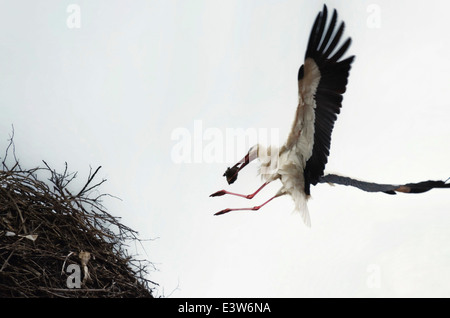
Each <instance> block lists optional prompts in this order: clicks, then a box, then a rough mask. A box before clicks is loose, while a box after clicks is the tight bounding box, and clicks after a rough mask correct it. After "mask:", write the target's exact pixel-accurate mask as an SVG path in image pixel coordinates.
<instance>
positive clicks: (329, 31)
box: [210, 5, 450, 226]
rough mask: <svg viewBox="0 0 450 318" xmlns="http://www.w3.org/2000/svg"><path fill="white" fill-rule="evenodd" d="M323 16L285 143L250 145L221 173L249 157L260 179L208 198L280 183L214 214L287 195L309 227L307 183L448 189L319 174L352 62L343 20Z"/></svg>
mask: <svg viewBox="0 0 450 318" xmlns="http://www.w3.org/2000/svg"><path fill="white" fill-rule="evenodd" d="M327 14H328V12H327V7H326V5H324V7H323V10H322V11H321V12H319V14H318V15H317V17H316V20H315V22H314V25H313V27H312V30H311V34H310V36H309V41H308V46H307V49H306V54H305V61H304V64H303V65H302V66H301V67H300V69H299V72H298V93H299V96H298V98H299V101H298V106H297V111H296V113H295V118H294V123H293V125H292V129H291V131H290V134H289V135H288V138H287V140H286V142H285V143H284V144H283V145H282V146H281V147H280V148H279V149H277V148H276V147H273V146H271V147H267V148H265V147H263V146H262V145H259V144H257V145H255V146H253V147H251V148H250V150H249V152H248V153H247V155H246V156H245V157H244V158H243V159H242V160H240V161H239V162H238V163H236V164H235V165H234V166H233V167H231V168H228V169H227V170H226V172H225V174H224V176H225V177H226V179H227V182H228V184H232V183H233V182H234V181H236V179H237V176H238V173H239V171H240V170H242V168H244V167H245V166H246V165H247V164H248V163H249V162H251V161H252V160H254V159H259V161H260V170H259V172H260V174H261V176H262V178H263V180H264V181H265V182H264V183H263V184H262V186H261V187H260V188H259V189H257V190H256V191H255V192H254V193H252V194H249V195H243V194H238V193H233V192H229V191H226V190H220V191H217V192H215V193H213V194H211V195H210V196H212V197H215V196H221V195H225V194H230V195H236V196H240V197H243V198H247V199H252V198H253V197H254V196H255V195H256V194H257V193H258V192H259V191H260V190H261V189H262V188H264V187H265V186H266V185H267V184H269V183H270V182H272V181H274V180H277V179H278V180H280V181H281V183H282V187H281V188H280V190H278V192H277V193H276V194H275V195H274V196H273V197H271V198H270V199H269V200H267V201H265V202H264V203H263V204H261V205H259V206H254V207H251V208H236V209H225V210H222V211H219V212H217V213H215V215H221V214H225V213H228V212H231V211H244V210H251V211H257V210H259V209H260V208H261V207H263V206H264V205H266V204H267V203H269V202H270V201H272V200H273V199H275V198H277V197H279V196H283V195H286V194H287V195H290V196H291V197H292V199H293V200H294V203H295V210H296V211H299V212H300V213H301V215H302V218H303V221H304V222H305V224H306V225H308V226H310V224H311V223H310V217H309V213H308V209H307V205H306V202H307V201H308V199H309V197H310V194H311V185H316V184H317V183H330V184H333V183H336V184H342V185H349V186H354V187H357V188H359V189H361V190H364V191H368V192H384V193H387V194H396V192H404V193H421V192H426V191H428V190H431V189H433V188H450V183H446V182H444V181H423V182H419V183H408V184H404V185H393V184H377V183H370V182H363V181H359V180H355V179H352V178H348V177H343V176H339V175H335V174H327V175H324V169H325V165H326V163H327V160H328V159H327V158H328V155H329V153H330V141H331V132H332V130H333V126H334V122H335V121H336V118H337V115H338V114H339V112H340V109H341V106H342V99H343V97H342V95H343V94H344V92H345V89H346V85H347V78H348V75H349V71H350V68H351V64H352V62H353V60H354V56H350V57H348V58H345V59H342V56H343V55H344V54H345V53H346V51H347V49H348V48H349V46H350V43H351V39H350V38H348V39H347V40H345V42H343V44H339V42H340V40H341V38H342V35H343V32H344V22H341V23H340V25H339V27H338V28H337V29H336V23H337V12H336V10H334V11H333V15H332V17H331V21H330V22H329V23H328V25H327ZM274 167H275V168H274Z"/></svg>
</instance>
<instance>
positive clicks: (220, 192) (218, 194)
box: [210, 182, 269, 199]
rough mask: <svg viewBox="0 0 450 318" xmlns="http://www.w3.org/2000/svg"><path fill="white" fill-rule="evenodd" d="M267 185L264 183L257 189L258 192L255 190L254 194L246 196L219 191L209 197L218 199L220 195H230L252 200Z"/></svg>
mask: <svg viewBox="0 0 450 318" xmlns="http://www.w3.org/2000/svg"><path fill="white" fill-rule="evenodd" d="M268 184H269V182H265V183H264V184H263V185H262V186H261V187H259V189H258V190H256V191H255V192H254V193H252V194H247V195H245V194H239V193H234V192H230V191H227V190H220V191H217V192H215V193H213V194H211V195H210V197H218V196H221V195H224V194H231V195H237V196H238V197H242V198H246V199H253V197H254V196H255V195H256V194H257V193H258V192H259V191H261V189H262V188H264V187H265V186H266V185H268Z"/></svg>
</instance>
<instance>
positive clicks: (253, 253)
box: [0, 0, 450, 297]
mask: <svg viewBox="0 0 450 318" xmlns="http://www.w3.org/2000/svg"><path fill="white" fill-rule="evenodd" d="M326 3H327V5H328V8H329V9H330V10H332V9H333V8H336V9H337V10H338V17H339V19H343V20H344V21H345V23H346V29H345V35H346V36H350V37H351V38H352V40H353V42H352V45H351V47H350V49H349V52H348V54H352V55H353V54H354V55H356V60H355V62H354V63H353V67H352V70H351V72H350V78H349V84H348V86H347V92H346V93H345V96H344V102H343V108H342V112H341V114H340V116H339V118H338V121H337V122H336V125H335V129H334V132H333V136H332V146H331V154H330V157H329V161H328V165H327V167H326V170H327V171H330V172H338V173H341V174H344V175H348V176H351V177H354V178H359V179H363V180H368V181H374V182H381V183H406V182H415V181H423V180H428V179H443V180H445V179H447V178H448V177H450V164H449V162H450V147H449V145H450V124H449V120H450V101H449V100H450V90H449V79H448V74H449V73H450V60H449V56H450V40H449V37H448V31H449V30H450V21H449V19H448V10H449V9H450V5H449V4H448V1H444V0H442V1H436V0H434V1H359V0H352V1H350V0H346V1H327V2H326ZM322 5H323V2H321V1H299V0H290V1H287V0H286V1H274V0H258V1H242V0H239V1H231V0H227V1H216V0H203V1H201V0H198V1H194V0H178V1H170V0H165V1H132V2H131V1H110V0H108V1H60V0H58V1H56V0H54V1H45V2H42V1H41V2H36V1H30V0H28V1H1V8H2V10H0V30H1V31H0V60H1V61H2V62H1V63H0V74H1V75H0V102H1V110H2V111H1V114H2V115H1V117H0V148H1V147H3V148H5V147H6V146H7V139H8V137H9V135H10V134H11V125H14V129H15V144H16V153H17V156H18V157H19V159H20V161H21V164H22V165H23V166H24V167H29V168H31V167H35V166H37V165H41V160H45V161H46V162H48V163H49V164H50V165H51V166H52V167H54V168H55V169H63V166H64V162H68V164H69V168H70V169H71V170H72V171H78V172H79V178H78V179H79V184H81V183H82V182H84V177H86V176H87V175H88V173H89V166H92V167H94V168H95V167H97V166H99V165H101V166H102V169H101V170H100V176H101V177H104V178H107V179H108V182H107V183H105V184H103V185H102V190H103V191H104V192H108V193H110V194H113V195H115V196H118V197H120V198H121V199H122V201H118V200H114V199H109V200H107V201H106V202H105V204H106V206H107V207H108V209H109V211H110V213H111V214H113V215H116V216H120V217H122V221H123V223H125V224H126V225H128V226H130V227H131V228H133V229H135V230H136V231H138V232H139V234H140V236H141V238H143V239H148V238H151V239H155V240H152V241H149V242H146V243H144V247H145V252H146V254H145V253H143V252H142V251H141V252H142V257H147V258H148V259H149V260H150V261H151V262H153V263H154V264H155V267H156V268H157V271H154V272H152V273H151V277H150V278H151V279H152V280H154V281H156V282H158V283H159V284H160V286H159V288H158V289H157V291H156V292H157V294H158V295H162V296H168V295H171V296H172V297H317V296H322V297H422V296H424V297H431V296H438V297H440V296H443V297H449V296H450V245H449V242H450V232H449V231H448V229H449V226H450V193H449V192H448V191H446V190H442V189H437V190H433V191H431V192H428V193H424V194H421V195H406V194H399V195H397V196H388V195H385V194H369V193H365V192H362V191H359V190H357V189H352V188H347V187H341V186H335V187H330V186H329V185H326V184H321V185H318V186H316V187H313V188H312V197H313V198H312V199H311V200H310V201H309V204H308V206H309V211H310V215H311V221H312V227H311V229H309V228H307V227H306V226H304V224H303V223H302V221H301V218H300V216H299V215H296V214H293V213H292V211H293V209H294V205H293V202H292V200H291V199H290V198H289V197H281V198H278V199H276V200H274V201H273V202H271V203H270V204H268V205H267V206H266V207H264V208H263V209H261V210H260V211H258V212H235V213H234V214H233V213H230V214H227V215H223V216H219V217H217V216H213V213H215V212H217V211H219V210H222V209H224V208H227V207H249V206H254V205H257V204H260V203H262V202H264V201H265V200H266V199H268V198H269V197H271V196H272V195H274V194H275V193H276V191H277V190H278V189H279V187H280V184H279V183H277V182H274V183H273V184H270V185H269V186H267V187H266V188H264V190H263V191H261V193H260V194H259V195H258V196H256V197H255V198H254V199H253V200H252V201H248V200H246V199H243V198H238V197H227V196H223V197H217V198H210V197H208V196H209V194H211V193H213V192H215V191H217V190H220V189H227V190H230V191H234V192H239V193H244V194H248V193H251V192H253V191H254V190H256V189H257V188H258V187H259V186H260V185H261V179H260V178H259V177H257V175H256V173H257V166H256V165H249V167H248V168H246V169H245V170H243V171H242V172H241V173H240V176H239V179H238V181H237V182H236V183H235V184H233V185H232V186H229V185H227V183H226V181H225V179H224V178H223V177H222V174H223V173H224V171H225V169H226V168H227V167H228V166H230V165H232V164H234V160H237V159H240V158H241V157H242V156H243V155H245V151H246V150H247V149H245V147H248V146H250V143H251V142H252V138H253V137H255V136H256V137H257V138H259V139H262V140H263V141H264V140H266V141H269V142H273V143H282V142H283V140H284V138H285V137H286V136H287V134H288V133H289V129H290V127H291V123H292V120H293V116H294V113H295V109H296V106H297V83H296V76H297V72H298V68H299V66H300V65H301V64H302V60H303V57H304V52H305V48H306V44H307V40H308V37H309V33H310V29H311V27H312V24H313V21H314V19H315V17H316V15H317V13H318V12H319V11H320V10H321V9H322ZM252 136H253V137H252ZM245 138H247V139H245ZM242 148H244V149H242ZM0 153H2V152H1V151H0Z"/></svg>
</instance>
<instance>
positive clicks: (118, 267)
mask: <svg viewBox="0 0 450 318" xmlns="http://www.w3.org/2000/svg"><path fill="white" fill-rule="evenodd" d="M11 146H13V147H14V145H13V143H12V138H11V143H10V144H9V146H8V148H7V150H6V155H5V158H4V159H3V162H2V170H0V298H3V297H153V295H152V288H154V286H155V285H157V284H155V283H154V282H152V281H150V280H149V279H148V278H147V276H148V268H149V265H151V264H150V263H149V262H148V261H142V260H135V259H133V257H131V256H129V255H128V253H127V251H126V246H127V242H128V243H129V242H130V241H131V242H136V241H139V239H138V238H137V232H135V231H134V230H132V229H130V228H128V227H127V226H125V225H123V224H121V223H120V222H119V219H118V218H117V217H114V216H112V215H111V214H109V213H108V212H107V211H106V210H105V208H104V206H103V205H102V204H101V198H102V197H103V196H105V194H101V195H97V196H95V197H92V194H93V193H98V187H99V186H100V185H101V184H102V183H103V182H104V181H106V180H102V181H100V182H98V183H95V182H94V179H95V175H96V174H97V172H98V170H99V169H100V167H99V168H97V170H95V172H94V173H92V170H91V171H90V173H89V177H88V179H87V181H86V183H85V185H84V187H82V189H81V190H80V191H77V192H76V193H73V192H71V191H69V189H68V185H69V183H70V182H71V181H72V180H73V179H74V178H75V177H76V173H68V172H67V164H66V168H65V171H64V172H63V173H57V172H56V171H55V170H52V169H51V168H50V167H49V166H48V164H47V163H45V162H44V167H40V168H34V169H29V170H24V169H22V168H21V167H20V164H19V162H18V161H17V159H16V157H15V154H14V160H13V161H14V162H13V164H12V165H10V166H8V165H7V164H6V163H5V162H6V158H7V156H8V151H9V150H10V147H11ZM43 175H47V176H48V175H49V176H50V177H49V178H48V180H46V181H45V182H44V181H42V180H41V178H42V176H43ZM94 190H95V191H94Z"/></svg>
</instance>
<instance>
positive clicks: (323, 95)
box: [299, 5, 354, 194]
mask: <svg viewBox="0 0 450 318" xmlns="http://www.w3.org/2000/svg"><path fill="white" fill-rule="evenodd" d="M326 20H327V7H326V5H324V7H323V10H322V12H320V13H319V14H318V15H317V17H316V20H315V22H314V25H313V28H312V30H311V34H310V38H309V41H308V47H307V49H306V55H305V59H308V58H311V59H313V60H314V62H315V63H316V65H317V66H318V68H319V71H320V81H319V85H318V87H317V91H316V93H315V101H316V109H315V122H314V145H313V151H312V155H311V157H310V158H309V159H308V161H307V162H306V166H305V171H304V177H305V193H306V194H310V184H313V185H315V184H317V182H319V179H320V177H321V176H322V175H323V172H324V169H325V165H326V163H327V161H328V155H329V154H330V144H331V133H332V131H333V127H334V123H335V121H336V119H337V115H338V114H339V112H340V108H341V106H342V94H343V93H344V92H345V90H346V86H347V78H348V75H349V71H350V67H351V63H352V62H353V59H354V56H351V57H349V58H346V59H344V60H341V61H339V59H340V58H341V57H342V56H343V55H344V54H345V52H346V51H347V49H348V48H349V46H350V44H351V39H350V38H348V39H347V40H346V41H345V42H344V43H343V44H342V45H341V46H340V47H338V46H339V45H338V44H339V41H340V39H341V38H342V35H343V33H344V22H342V23H341V24H340V26H339V28H338V29H337V31H336V32H334V29H335V26H336V22H337V11H336V10H334V12H333V16H332V18H331V21H330V23H329V25H328V27H326V22H327V21H326ZM333 33H334V34H333ZM335 51H336V52H335ZM333 52H335V53H334V55H332V56H331V54H332V53H333ZM299 73H300V71H299Z"/></svg>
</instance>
